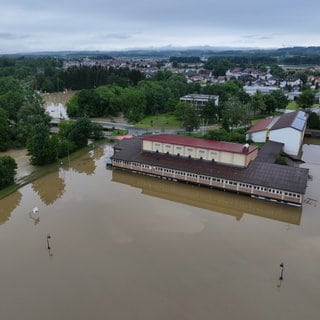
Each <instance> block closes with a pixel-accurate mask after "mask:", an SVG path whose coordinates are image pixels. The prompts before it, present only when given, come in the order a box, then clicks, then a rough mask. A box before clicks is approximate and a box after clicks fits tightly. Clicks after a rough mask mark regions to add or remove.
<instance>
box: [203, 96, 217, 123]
mask: <svg viewBox="0 0 320 320" xmlns="http://www.w3.org/2000/svg"><path fill="white" fill-rule="evenodd" d="M200 116H201V118H202V120H203V122H204V123H205V124H206V125H208V124H209V123H211V122H213V121H214V120H215V119H216V118H217V116H218V107H217V106H216V104H215V101H214V100H209V101H208V102H206V103H205V104H204V105H203V106H202V108H201V110H200Z"/></svg>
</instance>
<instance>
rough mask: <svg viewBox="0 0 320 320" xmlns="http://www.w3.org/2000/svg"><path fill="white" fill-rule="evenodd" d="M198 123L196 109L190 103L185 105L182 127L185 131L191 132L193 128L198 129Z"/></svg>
mask: <svg viewBox="0 0 320 320" xmlns="http://www.w3.org/2000/svg"><path fill="white" fill-rule="evenodd" d="M199 125H200V118H199V114H198V112H197V110H196V109H195V108H194V107H193V106H191V105H186V107H185V109H184V113H183V115H182V127H183V128H184V129H185V130H186V131H188V132H192V131H193V130H194V129H199Z"/></svg>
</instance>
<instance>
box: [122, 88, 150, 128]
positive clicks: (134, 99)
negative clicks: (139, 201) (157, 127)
mask: <svg viewBox="0 0 320 320" xmlns="http://www.w3.org/2000/svg"><path fill="white" fill-rule="evenodd" d="M145 110H146V97H145V94H144V92H143V91H142V90H137V89H135V88H126V89H125V90H124V94H123V113H124V115H125V116H126V117H127V119H128V121H129V122H133V123H134V122H138V121H140V120H141V119H142V118H143V117H144V115H145Z"/></svg>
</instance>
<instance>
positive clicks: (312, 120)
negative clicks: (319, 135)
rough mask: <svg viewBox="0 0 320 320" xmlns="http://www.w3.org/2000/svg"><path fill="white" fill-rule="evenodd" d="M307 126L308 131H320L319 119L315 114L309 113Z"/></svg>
mask: <svg viewBox="0 0 320 320" xmlns="http://www.w3.org/2000/svg"><path fill="white" fill-rule="evenodd" d="M307 124H308V127H309V128H310V129H320V117H319V116H318V115H317V114H316V113H315V112H311V113H310V114H309V117H308V121H307Z"/></svg>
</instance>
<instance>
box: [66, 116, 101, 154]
mask: <svg viewBox="0 0 320 320" xmlns="http://www.w3.org/2000/svg"><path fill="white" fill-rule="evenodd" d="M65 134H66V138H67V139H68V140H69V141H70V142H71V143H73V144H74V145H75V146H76V148H77V149H79V148H83V147H85V146H86V145H87V144H88V139H89V138H93V139H101V138H102V137H103V133H102V127H101V126H100V125H97V124H95V123H93V122H92V121H91V120H90V119H89V118H87V117H83V118H79V119H78V120H77V121H75V122H72V123H71V124H70V125H69V127H68V128H67V129H66V130H65Z"/></svg>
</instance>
